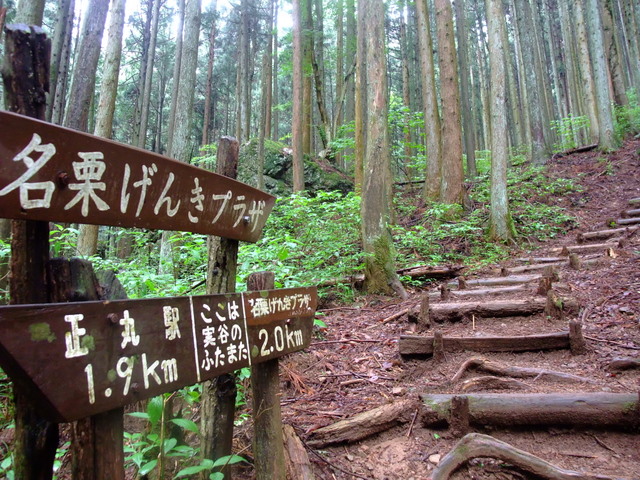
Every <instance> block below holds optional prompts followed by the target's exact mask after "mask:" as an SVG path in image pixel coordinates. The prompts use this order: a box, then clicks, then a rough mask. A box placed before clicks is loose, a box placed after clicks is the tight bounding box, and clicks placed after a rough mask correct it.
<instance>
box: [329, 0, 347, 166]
mask: <svg viewBox="0 0 640 480" xmlns="http://www.w3.org/2000/svg"><path fill="white" fill-rule="evenodd" d="M345 86H346V82H345V79H344V0H338V3H337V5H336V107H335V112H334V116H333V127H332V129H331V136H332V137H333V138H335V136H336V134H337V131H338V127H339V126H340V125H342V124H343V121H344V92H345ZM335 158H336V164H337V165H340V166H341V167H342V168H343V169H345V170H346V168H345V167H346V165H344V163H343V158H344V157H343V156H342V154H341V153H336V155H335Z"/></svg>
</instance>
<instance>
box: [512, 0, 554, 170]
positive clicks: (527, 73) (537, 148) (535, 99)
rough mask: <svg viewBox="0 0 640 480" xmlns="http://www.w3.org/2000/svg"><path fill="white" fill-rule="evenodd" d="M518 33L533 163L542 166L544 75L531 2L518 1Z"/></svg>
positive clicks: (544, 156)
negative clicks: (541, 70) (539, 69)
mask: <svg viewBox="0 0 640 480" xmlns="http://www.w3.org/2000/svg"><path fill="white" fill-rule="evenodd" d="M514 11H515V12H516V14H517V22H518V32H519V38H520V40H521V44H522V48H521V52H522V63H523V71H524V79H525V82H524V83H525V88H526V91H527V104H528V106H529V123H530V129H531V161H532V162H533V163H534V164H538V165H539V164H542V163H544V162H545V160H546V153H547V139H546V137H545V131H546V128H545V125H544V113H543V109H544V104H543V98H542V92H541V91H540V82H539V80H538V76H539V75H541V74H542V72H539V71H538V70H537V69H536V65H537V62H536V56H535V52H536V48H537V46H536V44H535V39H534V36H533V34H534V26H533V25H532V23H531V22H533V21H534V19H533V13H532V10H531V5H530V3H529V0H517V2H516V9H515V10H514Z"/></svg>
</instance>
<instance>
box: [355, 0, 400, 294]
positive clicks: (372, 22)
mask: <svg viewBox="0 0 640 480" xmlns="http://www.w3.org/2000/svg"><path fill="white" fill-rule="evenodd" d="M359 10H361V9H359ZM362 10H364V12H363V13H364V15H362V17H360V12H359V18H361V19H362V20H363V23H359V26H364V25H366V29H360V28H359V29H358V36H360V35H363V34H364V33H366V43H367V50H366V61H365V62H364V63H365V64H366V66H367V110H368V111H369V113H370V115H369V122H368V129H369V132H368V135H367V141H366V149H365V163H364V175H363V184H362V203H361V215H362V243H363V245H364V250H365V252H366V253H368V254H369V255H368V256H367V258H366V261H365V288H366V289H367V291H368V292H371V293H391V292H392V291H395V292H396V293H398V294H399V295H401V296H402V297H403V298H406V297H407V293H406V292H405V291H404V288H403V287H402V284H401V283H400V281H399V279H398V277H397V274H396V272H395V258H394V257H395V251H394V247H393V240H392V238H391V234H390V232H389V227H388V222H389V216H390V205H391V186H392V179H391V152H390V148H389V127H388V120H387V118H388V108H389V107H388V104H387V65H386V58H385V52H384V49H385V43H384V38H385V35H384V5H383V2H382V0H370V1H369V3H368V4H367V8H366V9H362ZM360 53H361V52H360V51H358V55H360Z"/></svg>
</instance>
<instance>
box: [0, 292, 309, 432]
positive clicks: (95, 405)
mask: <svg viewBox="0 0 640 480" xmlns="http://www.w3.org/2000/svg"><path fill="white" fill-rule="evenodd" d="M316 307H317V289H316V288H315V287H311V288H293V289H278V290H268V291H261V292H248V293H233V294H226V295H204V296H193V297H175V298H159V299H148V300H122V301H113V302H110V301H103V302H82V303H57V304H43V305H16V306H8V307H2V308H1V309H0V366H2V368H3V369H5V370H6V371H7V373H9V374H10V376H11V377H12V378H13V379H14V381H21V382H22V384H23V385H24V386H25V387H27V388H28V389H29V391H30V392H31V393H33V399H34V401H35V402H36V404H37V405H38V406H39V407H40V408H41V410H42V413H43V414H44V415H46V416H47V417H48V418H50V419H51V420H53V421H57V422H61V421H65V422H68V421H73V420H77V419H79V418H83V417H87V416H90V415H95V414H97V413H100V412H105V411H108V410H111V409H113V408H116V407H121V406H124V405H126V404H129V403H132V402H135V401H137V400H141V399H144V398H148V397H151V396H154V395H159V394H161V393H165V392H170V391H174V390H177V389H179V388H181V387H184V386H187V385H192V384H195V383H199V382H202V381H204V380H208V379H211V378H214V377H217V376H218V375H221V374H222V373H227V372H232V371H234V370H236V369H238V368H242V367H246V366H250V365H252V364H255V363H260V362H264V361H266V360H270V359H272V358H277V357H280V356H282V355H284V354H286V353H290V352H295V351H298V350H302V349H304V348H306V347H307V346H308V345H309V342H310V339H311V330H312V326H313V316H314V313H315V311H316Z"/></svg>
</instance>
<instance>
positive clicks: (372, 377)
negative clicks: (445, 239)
mask: <svg viewBox="0 0 640 480" xmlns="http://www.w3.org/2000/svg"><path fill="white" fill-rule="evenodd" d="M548 175H550V176H551V177H562V178H571V179H574V180H575V181H576V182H578V183H580V184H581V185H582V186H583V187H584V191H583V192H581V193H575V194H570V195H567V196H565V197H562V198H550V199H547V200H548V201H549V202H551V203H556V204H559V205H561V206H562V207H564V208H566V209H567V210H568V213H570V214H572V215H573V216H574V217H575V218H576V219H577V224H576V225H577V226H576V227H575V228H574V229H572V230H571V231H569V232H568V233H567V234H566V235H564V236H561V237H558V238H556V239H554V240H552V241H548V242H544V243H523V244H522V245H521V247H522V249H521V250H519V251H515V252H514V254H513V256H512V257H511V259H510V260H509V261H507V262H505V263H504V264H501V265H495V266H494V267H492V268H487V269H485V270H483V271H480V272H474V273H473V274H472V275H468V276H466V278H467V280H472V279H474V278H492V277H499V276H500V269H501V267H507V268H510V267H515V266H517V265H522V264H523V263H521V262H522V261H520V262H519V261H518V258H520V259H522V258H529V257H534V256H535V257H548V256H552V255H558V253H557V252H558V250H553V249H558V248H560V247H563V246H569V245H576V236H577V235H578V234H579V233H584V232H590V231H598V230H603V229H607V228H610V227H611V225H612V223H611V222H612V220H613V221H615V220H616V219H618V218H620V216H621V212H622V211H624V210H628V209H630V208H640V206H635V207H631V206H630V205H629V203H628V202H629V200H630V199H632V198H637V197H640V141H639V140H632V141H628V142H626V143H625V145H624V147H623V148H622V149H621V150H619V151H618V152H615V153H613V154H610V155H603V154H602V153H599V152H596V151H591V152H586V153H579V154H573V155H570V156H565V157H561V158H557V159H553V160H552V161H550V162H549V164H548ZM627 236H628V237H629V238H628V239H627V240H626V241H625V243H624V245H623V246H622V247H620V246H619V245H618V244H617V243H614V244H612V245H611V248H610V249H609V247H607V248H601V249H600V250H599V251H596V252H595V253H594V252H589V254H587V255H583V256H582V258H583V259H584V260H587V259H588V262H587V261H585V264H584V265H583V267H582V268H581V269H578V270H576V269H571V268H569V266H568V265H567V264H566V263H565V264H561V265H557V266H556V267H555V268H556V269H557V271H558V273H559V281H558V282H557V283H555V284H554V287H553V288H554V289H556V291H557V293H558V294H559V295H561V296H564V297H573V298H575V299H576V300H577V302H578V305H579V308H578V309H575V310H574V311H573V312H568V313H567V314H566V315H565V318H563V319H561V320H558V319H551V318H549V317H548V316H547V315H545V314H544V313H541V314H535V315H530V316H517V317H503V318H480V317H477V318H473V319H464V320H462V321H458V322H449V321H447V322H444V323H441V324H432V325H431V326H430V327H428V328H425V327H422V328H421V327H420V326H419V325H417V324H416V323H409V321H408V318H407V315H406V314H402V315H398V314H399V313H400V312H402V311H403V310H405V309H407V308H409V307H411V306H415V305H419V304H420V301H421V298H422V296H423V295H424V293H425V291H426V288H425V289H422V288H414V289H413V290H412V291H411V292H410V298H409V299H408V300H406V301H400V300H399V299H397V298H387V297H380V296H366V297H360V298H359V299H358V301H357V303H356V304H353V305H330V306H325V307H324V308H322V309H321V311H322V312H323V313H324V315H325V316H323V317H322V320H323V321H324V322H325V323H326V325H327V328H326V330H325V331H323V332H322V333H321V338H315V339H314V340H313V341H312V344H311V346H310V348H308V349H307V350H306V351H305V352H304V353H300V354H295V355H291V356H290V357H288V358H287V359H285V360H284V361H282V362H281V365H282V367H281V377H282V380H283V392H282V406H283V420H284V422H285V423H287V424H290V425H292V426H293V427H294V429H295V431H296V432H297V434H298V435H299V436H300V438H301V439H302V440H303V441H305V442H310V440H312V439H313V435H314V433H313V432H314V431H316V430H317V429H319V428H320V427H324V426H327V425H331V424H333V423H335V422H337V421H340V420H344V419H349V418H351V417H353V416H354V415H356V414H358V413H361V412H365V411H368V410H371V409H373V408H375V407H379V406H383V405H389V404H392V403H396V402H400V401H402V400H405V399H418V398H419V396H420V395H424V394H435V393H457V394H459V393H460V392H461V391H463V390H464V389H465V388H468V386H467V387H465V385H466V383H463V382H462V381H456V382H451V379H452V377H453V376H454V374H455V373H456V371H458V369H459V368H460V366H461V365H462V364H463V363H464V362H465V361H466V360H469V359H470V358H477V357H482V358H483V359H485V360H488V361H493V362H498V363H499V364H502V365H505V366H509V367H510V366H519V367H530V368H538V369H545V370H553V371H557V372H562V373H568V374H572V375H577V376H580V377H586V379H587V381H558V379H555V380H554V379H547V377H546V376H544V375H540V376H538V377H533V378H525V379H518V380H519V382H520V383H518V384H515V386H513V384H508V385H506V386H505V385H504V384H500V385H499V386H500V387H501V389H500V390H495V389H491V386H490V385H489V388H482V383H480V387H479V390H480V391H481V392H482V393H495V392H499V393H509V394H516V393H518V394H521V393H527V394H533V393H540V394H543V393H544V394H546V393H565V394H569V393H575V394H576V395H580V394H583V393H587V392H610V393H630V394H637V393H638V392H639V391H640V370H638V369H632V370H625V371H620V372H617V371H612V370H610V369H609V368H608V366H609V363H610V362H611V361H612V360H613V359H614V358H617V357H626V358H629V357H630V358H633V359H636V360H637V359H639V358H640V233H639V234H635V235H634V234H632V235H630V236H629V235H628V234H627ZM596 243H597V242H596ZM440 283H442V282H440ZM438 285H439V283H432V284H429V285H428V289H429V290H433V291H435V290H436V289H437V287H438ZM455 288H457V287H455V286H454V287H452V289H455ZM533 290H535V287H534V289H533ZM519 295H521V296H522V295H523V294H522V293H520V294H519ZM524 295H527V296H529V297H530V296H531V294H530V293H528V292H527V293H525V294H524ZM499 298H509V299H514V298H518V297H517V294H510V295H509V296H508V297H499ZM484 301H489V298H488V297H487V298H484V297H483V298H482V300H480V302H484ZM394 316H395V318H394ZM570 320H579V321H580V322H581V323H582V325H583V333H584V335H585V338H586V346H587V353H586V354H583V355H575V356H574V355H572V353H571V351H570V350H568V349H560V350H552V351H533V352H522V353H512V352H503V353H478V352H471V351H461V352H447V353H446V355H445V359H444V361H441V362H437V363H436V362H435V361H434V360H433V357H431V356H425V357H417V358H402V357H401V356H400V354H399V345H398V342H399V338H400V336H401V335H433V333H434V329H436V328H437V329H438V330H440V331H441V332H442V333H443V335H444V336H445V337H482V336H490V335H503V336H504V335H509V336H513V335H532V334H542V333H550V332H558V331H563V330H567V329H568V321H570ZM478 375H484V374H480V373H477V372H467V373H466V374H465V375H463V377H462V379H461V380H464V379H467V380H468V379H471V378H475V377H477V376H478ZM502 388H506V389H502ZM474 391H477V390H474ZM417 412H418V410H417V409H415V411H414V408H411V409H410V410H409V411H407V412H405V415H404V418H403V421H401V422H396V423H395V426H393V427H392V428H389V429H386V430H384V431H382V432H380V433H377V434H374V435H371V436H368V437H366V438H364V439H362V440H360V441H354V442H349V441H347V442H342V443H340V444H338V445H333V446H327V447H322V448H321V449H313V448H311V447H309V446H308V445H307V451H308V454H309V458H310V460H311V463H312V465H313V470H314V472H315V474H316V478H318V479H351V478H366V479H375V480H382V479H389V480H392V479H402V480H425V479H428V478H430V475H431V472H432V471H433V469H434V468H435V465H436V464H437V463H438V461H439V460H440V459H441V458H442V457H443V456H445V455H446V454H447V453H448V452H449V451H450V450H451V449H452V448H453V447H454V445H455V443H456V442H457V441H458V440H459V438H458V437H457V436H455V435H454V434H453V433H452V431H451V430H450V429H447V428H446V426H445V427H444V428H440V429H434V428H431V427H429V426H425V424H424V422H423V421H422V419H421V416H419V415H418V414H417ZM631 415H632V414H630V418H629V422H630V424H631V422H632V421H636V422H637V418H636V419H635V420H634V419H633V418H631ZM635 415H636V416H637V415H638V414H637V413H636V414H635ZM636 425H637V423H636ZM471 430H472V431H477V432H481V433H485V434H489V435H491V436H493V437H495V438H497V439H500V440H502V441H505V442H507V443H509V444H511V445H513V446H515V447H517V448H519V449H522V450H525V451H527V452H529V453H532V454H534V455H536V456H539V457H541V458H543V459H544V460H546V461H548V462H550V463H552V464H554V465H556V466H558V467H562V468H565V469H569V470H577V471H581V472H591V473H598V474H604V475H611V476H619V477H627V478H640V435H639V434H638V430H637V429H636V430H635V433H632V432H624V431H619V430H615V429H608V428H588V429H581V428H571V427H566V426H563V425H548V426H544V425H543V426H537V427H536V426H522V427H520V428H515V427H514V428H499V427H492V426H489V425H487V426H477V425H472V426H471ZM244 435H246V438H245V439H244V441H243V439H242V435H241V438H239V439H238V441H239V442H240V443H245V442H246V444H249V443H250V435H251V430H250V428H248V427H247V431H246V432H245V434H244ZM237 473H238V474H239V476H240V477H243V478H244V475H243V473H244V474H249V472H248V471H245V472H240V471H239V472H237ZM451 478H456V479H462V478H464V479H511V478H514V479H524V478H533V477H531V476H527V475H526V474H524V473H522V471H516V470H515V469H513V468H510V467H509V466H508V465H505V464H504V463H503V462H495V461H494V462H492V461H486V460H485V461H476V462H471V463H470V464H469V465H467V466H466V467H463V468H462V469H461V470H459V471H458V473H456V474H455V475H454V476H453V477H451Z"/></svg>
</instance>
